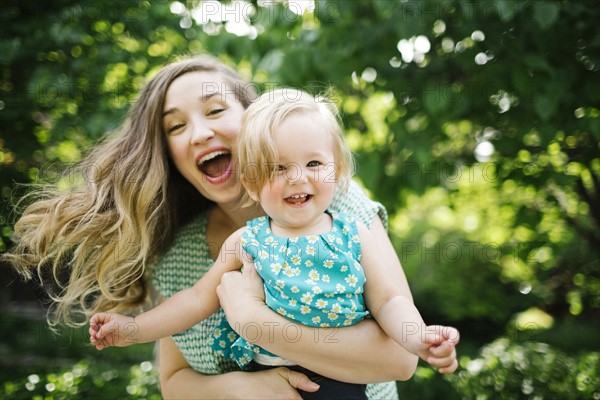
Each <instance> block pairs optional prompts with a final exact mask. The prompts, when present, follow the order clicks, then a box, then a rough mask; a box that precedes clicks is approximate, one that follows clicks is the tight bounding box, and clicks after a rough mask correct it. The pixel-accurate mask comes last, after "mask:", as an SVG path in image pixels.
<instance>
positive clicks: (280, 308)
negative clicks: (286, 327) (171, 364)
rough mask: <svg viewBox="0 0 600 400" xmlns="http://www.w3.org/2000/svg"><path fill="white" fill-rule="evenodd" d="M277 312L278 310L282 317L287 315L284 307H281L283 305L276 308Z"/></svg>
mask: <svg viewBox="0 0 600 400" xmlns="http://www.w3.org/2000/svg"><path fill="white" fill-rule="evenodd" d="M277 312H278V313H279V314H281V315H283V316H284V317H285V316H286V315H287V313H286V312H285V308H283V307H279V308H278V309H277Z"/></svg>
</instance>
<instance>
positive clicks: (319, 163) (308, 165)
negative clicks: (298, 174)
mask: <svg viewBox="0 0 600 400" xmlns="http://www.w3.org/2000/svg"><path fill="white" fill-rule="evenodd" d="M321 165H322V164H321V162H320V161H315V160H313V161H309V162H308V164H306V166H307V167H309V168H310V167H319V166H321Z"/></svg>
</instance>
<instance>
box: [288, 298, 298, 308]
mask: <svg viewBox="0 0 600 400" xmlns="http://www.w3.org/2000/svg"><path fill="white" fill-rule="evenodd" d="M288 304H289V305H290V307H296V306H297V305H298V301H297V300H296V299H291V300H290V301H289V302H288Z"/></svg>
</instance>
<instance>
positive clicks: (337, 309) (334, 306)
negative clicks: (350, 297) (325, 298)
mask: <svg viewBox="0 0 600 400" xmlns="http://www.w3.org/2000/svg"><path fill="white" fill-rule="evenodd" d="M331 312H334V313H336V314H339V313H341V312H342V306H340V305H339V304H338V303H334V304H332V306H331Z"/></svg>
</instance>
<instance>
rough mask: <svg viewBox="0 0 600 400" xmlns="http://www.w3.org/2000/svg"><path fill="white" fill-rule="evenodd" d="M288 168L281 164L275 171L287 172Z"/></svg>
mask: <svg viewBox="0 0 600 400" xmlns="http://www.w3.org/2000/svg"><path fill="white" fill-rule="evenodd" d="M285 170H286V167H285V165H283V164H279V165H278V166H277V167H275V171H278V172H279V171H285Z"/></svg>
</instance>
